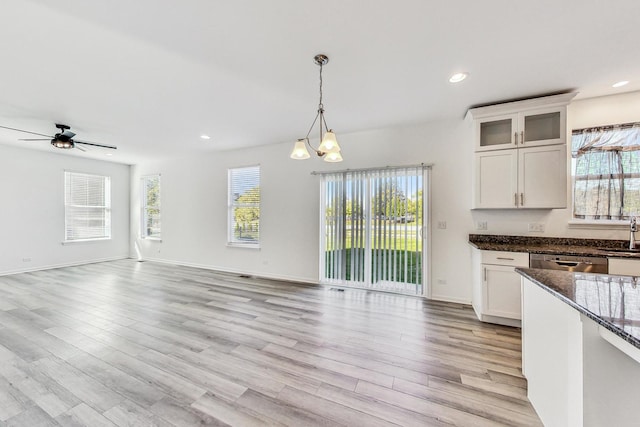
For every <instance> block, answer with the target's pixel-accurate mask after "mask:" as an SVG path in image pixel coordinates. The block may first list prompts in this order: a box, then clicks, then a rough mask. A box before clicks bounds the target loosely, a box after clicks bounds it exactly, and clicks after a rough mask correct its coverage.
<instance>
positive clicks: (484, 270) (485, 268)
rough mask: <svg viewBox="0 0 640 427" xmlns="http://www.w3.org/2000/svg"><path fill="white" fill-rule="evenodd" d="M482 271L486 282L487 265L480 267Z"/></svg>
mask: <svg viewBox="0 0 640 427" xmlns="http://www.w3.org/2000/svg"><path fill="white" fill-rule="evenodd" d="M482 271H483V275H484V281H485V282H486V281H487V267H484V268H483V269H482Z"/></svg>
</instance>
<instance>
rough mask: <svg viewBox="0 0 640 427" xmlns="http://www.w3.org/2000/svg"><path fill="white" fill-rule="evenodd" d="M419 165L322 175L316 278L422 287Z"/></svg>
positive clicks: (364, 284)
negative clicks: (319, 276) (317, 276)
mask: <svg viewBox="0 0 640 427" xmlns="http://www.w3.org/2000/svg"><path fill="white" fill-rule="evenodd" d="M423 170H424V168H423V167H422V166H419V167H411V168H393V169H389V168H387V169H380V170H363V171H347V172H341V173H336V174H325V175H323V177H322V182H321V207H322V209H323V212H322V214H321V219H322V226H321V236H320V238H321V244H322V248H321V260H320V264H321V274H322V277H321V281H323V282H325V283H330V284H331V283H337V284H346V285H349V286H358V287H368V288H375V289H380V290H391V291H398V292H403V293H410V294H421V293H422V286H423V256H422V252H423V244H422V241H423V239H422V230H423V227H424V215H423V197H424V194H423V183H424V171H423Z"/></svg>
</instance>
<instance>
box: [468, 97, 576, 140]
mask: <svg viewBox="0 0 640 427" xmlns="http://www.w3.org/2000/svg"><path fill="white" fill-rule="evenodd" d="M549 102H552V101H549ZM502 105H504V104H502ZM485 108H487V109H488V108H489V107H482V108H478V109H473V110H472V114H473V116H474V118H475V117H478V116H479V117H482V118H478V119H477V120H476V121H475V132H476V151H485V150H501V149H505V148H517V147H523V146H525V147H534V146H537V145H554V144H565V143H566V132H564V130H565V129H566V127H567V113H566V108H565V107H564V106H554V107H549V108H541V109H535V110H530V111H522V112H515V113H510V114H501V115H497V116H496V115H495V112H492V111H491V110H490V109H488V110H487V111H485V110H484V109H485ZM520 108H523V107H522V106H520ZM483 113H486V114H489V115H490V116H489V117H484V114H483Z"/></svg>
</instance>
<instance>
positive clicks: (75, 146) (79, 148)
mask: <svg viewBox="0 0 640 427" xmlns="http://www.w3.org/2000/svg"><path fill="white" fill-rule="evenodd" d="M74 142H75V141H74ZM73 148H77V149H78V150H80V151H84V152H85V153H86V152H87V150H85V149H84V148H81V147H78V146H77V145H74V146H73Z"/></svg>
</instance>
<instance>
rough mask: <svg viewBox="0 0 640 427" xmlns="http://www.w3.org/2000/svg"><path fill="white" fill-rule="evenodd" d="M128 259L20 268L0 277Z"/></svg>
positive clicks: (4, 272) (106, 259)
mask: <svg viewBox="0 0 640 427" xmlns="http://www.w3.org/2000/svg"><path fill="white" fill-rule="evenodd" d="M128 258H130V257H129V255H122V256H117V257H110V258H98V259H91V260H85V261H74V262H68V263H62V264H49V265H40V266H36V267H30V268H20V269H17V270H7V271H0V276H9V275H11V274H20V273H31V272H33V271H42V270H52V269H54V268H63V267H76V266H78V265H86V264H95V263H96V262H106V261H118V260H121V259H128Z"/></svg>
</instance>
